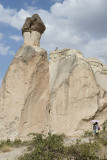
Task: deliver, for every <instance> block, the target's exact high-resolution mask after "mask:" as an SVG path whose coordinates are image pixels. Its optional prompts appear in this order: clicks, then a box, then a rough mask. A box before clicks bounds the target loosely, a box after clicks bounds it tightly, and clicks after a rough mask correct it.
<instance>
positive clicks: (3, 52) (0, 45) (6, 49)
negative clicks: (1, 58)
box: [0, 43, 10, 55]
mask: <svg viewBox="0 0 107 160" xmlns="http://www.w3.org/2000/svg"><path fill="white" fill-rule="evenodd" d="M9 49H10V46H5V45H4V44H3V43H0V54H1V55H6V54H8V53H9Z"/></svg>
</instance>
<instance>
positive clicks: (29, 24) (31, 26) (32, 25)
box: [22, 14, 46, 34]
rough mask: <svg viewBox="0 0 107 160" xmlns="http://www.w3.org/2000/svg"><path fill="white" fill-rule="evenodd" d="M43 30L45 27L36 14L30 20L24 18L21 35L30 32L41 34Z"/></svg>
mask: <svg viewBox="0 0 107 160" xmlns="http://www.w3.org/2000/svg"><path fill="white" fill-rule="evenodd" d="M45 30H46V27H45V25H44V23H43V21H42V20H41V18H40V16H39V15H38V14H34V15H33V16H32V17H31V18H30V17H28V18H26V20H25V23H24V25H23V27H22V34H23V33H24V32H32V31H37V32H39V33H41V34H42V33H43V32H44V31H45Z"/></svg>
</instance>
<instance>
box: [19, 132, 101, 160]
mask: <svg viewBox="0 0 107 160" xmlns="http://www.w3.org/2000/svg"><path fill="white" fill-rule="evenodd" d="M32 135H33V139H32V141H31V142H30V144H29V145H28V151H29V153H26V154H24V155H23V156H21V157H19V159H18V160H64V159H65V158H66V159H67V160H71V159H72V158H73V159H74V160H97V159H98V157H97V156H96V153H97V151H98V150H99V148H100V147H99V145H98V143H97V142H96V141H95V142H93V143H91V142H90V143H83V144H81V142H80V141H77V143H76V144H75V145H71V146H70V147H65V146H64V145H63V135H55V134H53V135H52V134H50V133H49V134H48V136H47V137H45V136H44V135H42V134H32Z"/></svg>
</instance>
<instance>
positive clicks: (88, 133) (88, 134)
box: [82, 130, 93, 137]
mask: <svg viewBox="0 0 107 160" xmlns="http://www.w3.org/2000/svg"><path fill="white" fill-rule="evenodd" d="M82 137H93V131H89V130H87V131H85V132H84V134H83V136H82Z"/></svg>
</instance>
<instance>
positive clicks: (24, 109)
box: [0, 15, 107, 139]
mask: <svg viewBox="0 0 107 160" xmlns="http://www.w3.org/2000/svg"><path fill="white" fill-rule="evenodd" d="M44 31H45V26H44V24H43V22H42V20H41V19H40V17H39V16H38V15H33V16H32V17H31V18H27V19H26V21H25V24H24V26H23V27H22V34H23V37H24V44H23V45H22V47H21V48H20V49H19V50H18V52H17V54H16V55H15V57H14V59H13V61H12V63H11V64H10V66H9V69H8V71H7V73H6V75H5V78H4V80H3V84H2V87H1V89H0V138H1V139H7V138H10V139H15V138H21V139H26V138H27V135H28V134H29V133H33V132H36V133H44V134H47V133H48V132H51V133H64V134H66V135H67V136H79V135H81V134H82V133H83V132H84V131H85V130H91V129H92V124H91V122H90V121H91V120H92V119H98V120H99V122H100V125H101V124H103V123H104V122H105V121H106V119H107V65H103V64H102V63H101V62H100V61H99V60H97V59H94V58H90V59H89V58H88V59H85V58H84V57H83V55H82V53H81V52H80V51H78V50H71V49H69V48H66V49H63V50H57V51H55V52H52V53H50V56H49V61H48V59H47V53H46V51H45V50H44V49H42V48H40V38H41V35H42V33H43V32H44Z"/></svg>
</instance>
